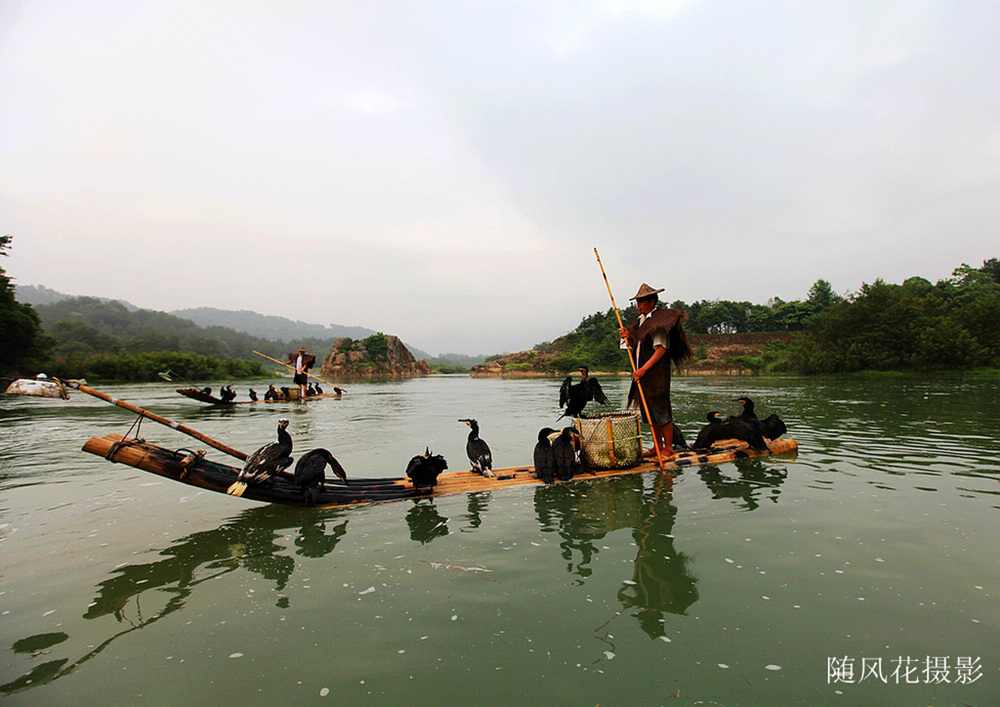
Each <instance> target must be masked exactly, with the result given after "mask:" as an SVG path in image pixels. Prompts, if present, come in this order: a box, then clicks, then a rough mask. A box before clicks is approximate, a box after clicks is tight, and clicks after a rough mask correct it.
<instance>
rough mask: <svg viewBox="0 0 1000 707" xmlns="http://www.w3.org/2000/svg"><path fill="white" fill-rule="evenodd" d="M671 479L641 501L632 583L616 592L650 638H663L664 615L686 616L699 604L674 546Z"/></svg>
mask: <svg viewBox="0 0 1000 707" xmlns="http://www.w3.org/2000/svg"><path fill="white" fill-rule="evenodd" d="M669 478H670V477H666V478H665V479H664V478H663V477H659V478H658V479H657V480H656V482H655V484H656V485H655V487H654V488H653V490H652V493H651V494H647V495H646V497H645V498H644V499H643V503H642V508H641V510H640V511H639V516H640V517H639V520H638V522H637V523H636V524H635V527H634V528H633V530H632V538H633V539H634V540H635V545H636V547H638V548H639V549H638V551H637V552H636V555H635V568H634V569H633V571H632V581H630V582H626V583H625V585H624V586H623V587H622V588H621V589H619V590H618V601H620V602H621V604H622V608H624V609H635V613H633V614H632V615H633V616H634V617H635V618H636V619H637V620H638V621H639V626H640V627H641V628H642V630H643V631H644V632H645V633H646V635H648V636H649V637H650V638H659V637H660V636H663V635H664V623H663V615H664V614H665V613H670V614H686V613H687V610H688V607H690V606H691V605H692V604H694V603H695V602H696V601H698V587H697V580H696V579H695V578H694V577H693V576H692V575H691V570H690V568H689V567H688V563H689V561H690V558H689V557H688V556H687V555H685V554H684V553H683V552H680V551H678V550H677V548H676V547H675V546H674V534H673V533H674V521H675V519H676V517H677V507H676V506H675V505H674V504H673V497H672V495H671V492H670V481H669Z"/></svg>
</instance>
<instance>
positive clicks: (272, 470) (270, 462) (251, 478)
mask: <svg viewBox="0 0 1000 707" xmlns="http://www.w3.org/2000/svg"><path fill="white" fill-rule="evenodd" d="M291 454H292V436H291V435H290V434H288V420H286V419H285V418H281V419H280V420H278V439H276V440H275V441H273V442H268V443H267V444H265V445H264V446H263V447H261V448H260V449H258V450H257V451H256V452H254V453H253V454H251V455H250V456H249V457H247V461H246V463H245V464H244V465H243V468H242V469H241V470H240V473H239V475H238V476H237V477H236V481H235V482H234V483H233V485H232V486H230V487H229V488H228V489H227V490H226V493H228V494H230V495H231V496H242V495H243V492H244V491H246V490H247V487H248V486H250V485H255V484H266V483H267V482H268V481H270V480H271V477H273V476H274V475H275V474H278V473H280V472H282V471H284V470H285V469H287V468H288V467H290V466H291V465H292V457H291Z"/></svg>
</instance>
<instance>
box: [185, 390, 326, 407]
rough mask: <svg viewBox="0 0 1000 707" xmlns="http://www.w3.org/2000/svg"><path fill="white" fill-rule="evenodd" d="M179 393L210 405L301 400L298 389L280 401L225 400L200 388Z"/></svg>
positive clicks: (275, 401) (308, 399) (315, 398)
mask: <svg viewBox="0 0 1000 707" xmlns="http://www.w3.org/2000/svg"><path fill="white" fill-rule="evenodd" d="M177 392H178V393H180V394H181V395H183V396H184V397H186V398H191V399H192V400H197V401H198V402H202V403H207V404H209V405H256V404H261V403H287V402H297V401H298V400H300V398H299V390H298V388H295V389H294V390H291V389H289V392H291V393H292V394H293V397H292V398H291V399H285V398H281V399H280V400H265V399H264V398H263V397H260V398H258V399H257V400H223V399H222V398H217V397H216V396H215V395H213V394H212V393H206V392H205V391H204V390H199V389H198V388H178V389H177ZM340 395H341V394H340V393H319V394H318V395H307V396H306V397H305V398H301V400H303V401H305V402H309V401H310V400H319V399H320V398H339V397H340Z"/></svg>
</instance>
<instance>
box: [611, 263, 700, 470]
mask: <svg viewBox="0 0 1000 707" xmlns="http://www.w3.org/2000/svg"><path fill="white" fill-rule="evenodd" d="M660 292H663V288H662V287H661V288H660V289H658V290H657V289H653V288H652V287H650V286H649V285H647V284H646V283H643V284H642V287H640V288H639V291H638V292H637V293H636V294H635V296H634V297H631V298H630V299H633V300H635V305H636V308H637V309H638V310H639V316H638V318H636V320H635V321H634V322H632V324H630V325H629V326H628V327H626V328H623V329H620V330H619V332H618V335H619V336H620V337H621V338H622V339H624V340H626V341H627V342H628V344H629V346H630V347H631V348H632V350H633V351H635V372H634V373H633V374H632V386H631V388H630V389H629V392H628V407H631V408H639V409H640V410H641V409H642V398H641V397H640V395H639V391H638V385H641V386H642V393H643V396H644V397H645V399H646V406H647V407H648V408H649V418H651V419H647V420H646V422H647V423H648V424H649V428H650V430H651V431H652V433H653V436H654V438H655V439H654V445H653V449H650V450H647V451H646V452H644V453H643V456H647V457H649V456H656V449H657V447H659V449H660V453H661V456H662V457H663V458H664V459H670V458H672V457H673V456H674V451H673V450H674V446H673V441H674V414H673V408H672V407H671V405H670V364H671V362H673V363H674V365H676V366H678V367H679V366H680V363H681V361H683V360H684V359H686V358H692V357H693V353H692V352H691V347H690V346H689V345H688V341H687V335H686V334H685V333H684V321H685V320H686V319H687V312H686V311H684V310H683V309H667V308H663V309H657V308H656V307H657V303H658V302H659V297H658V294H659V293H660ZM643 417H646V413H645V411H643Z"/></svg>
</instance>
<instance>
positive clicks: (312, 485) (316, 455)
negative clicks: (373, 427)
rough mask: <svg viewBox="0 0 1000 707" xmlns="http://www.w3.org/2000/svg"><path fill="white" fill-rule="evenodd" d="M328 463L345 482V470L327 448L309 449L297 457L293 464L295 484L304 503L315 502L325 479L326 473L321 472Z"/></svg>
mask: <svg viewBox="0 0 1000 707" xmlns="http://www.w3.org/2000/svg"><path fill="white" fill-rule="evenodd" d="M327 464H329V465H330V469H332V470H333V473H334V474H336V475H337V476H339V477H340V480H341V481H343V482H344V483H345V484H346V483H347V472H346V471H344V467H342V466H341V465H340V462H339V461H337V459H336V458H335V457H334V456H333V455H332V454H330V450H329V449H323V448H322V447H320V448H318V449H310V450H309V451H308V452H306V453H305V454H303V455H302V456H301V457H299V460H298V462H296V464H295V481H294V483H295V486H296V487H297V488H299V489H301V490H302V498H303V499H304V500H305V502H306V505H309V504H310V503H315V502H316V499H317V498H318V497H319V492H320V489H321V488H322V486H323V483H324V482H325V481H326V474H325V473H323V472H324V471H325V469H326V465H327Z"/></svg>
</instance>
